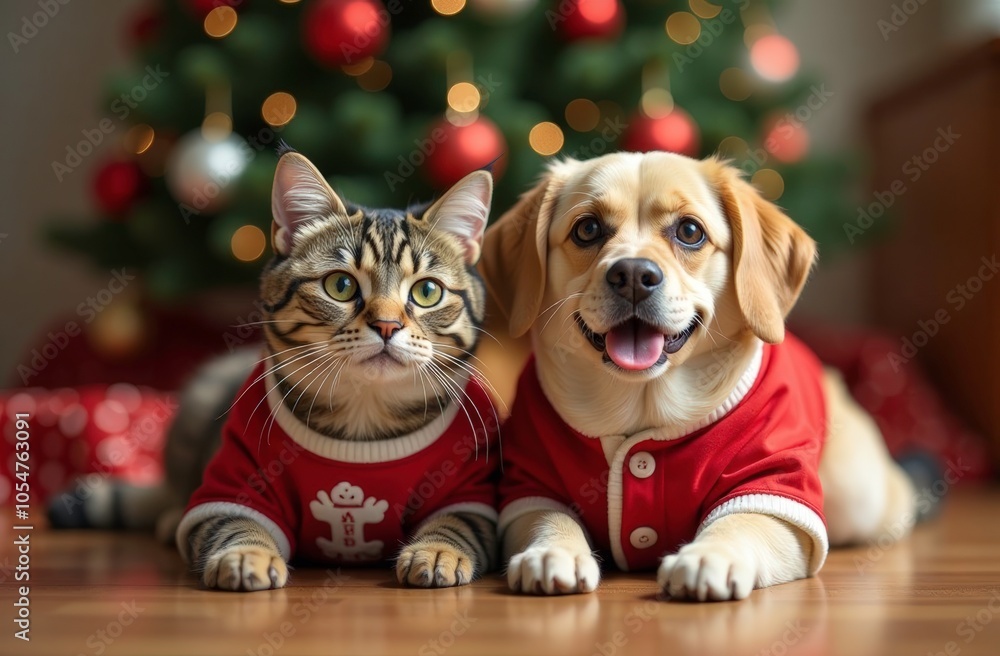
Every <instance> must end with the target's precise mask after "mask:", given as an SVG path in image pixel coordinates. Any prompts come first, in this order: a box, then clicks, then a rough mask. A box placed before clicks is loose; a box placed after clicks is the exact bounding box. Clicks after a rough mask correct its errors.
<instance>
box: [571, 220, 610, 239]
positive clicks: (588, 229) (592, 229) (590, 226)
mask: <svg viewBox="0 0 1000 656" xmlns="http://www.w3.org/2000/svg"><path fill="white" fill-rule="evenodd" d="M603 236H604V226H603V225H601V222H600V221H598V220H597V217H594V216H584V217H583V218H581V219H580V220H578V221H577V222H576V223H575V224H574V225H573V232H572V237H573V241H574V242H575V243H576V245H577V246H590V245H591V244H593V243H594V242H596V241H597V240H598V239H600V238H601V237H603Z"/></svg>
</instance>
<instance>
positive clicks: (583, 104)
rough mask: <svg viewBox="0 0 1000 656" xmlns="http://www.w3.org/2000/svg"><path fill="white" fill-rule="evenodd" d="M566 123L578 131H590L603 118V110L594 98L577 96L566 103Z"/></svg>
mask: <svg viewBox="0 0 1000 656" xmlns="http://www.w3.org/2000/svg"><path fill="white" fill-rule="evenodd" d="M565 114H566V123H567V124H569V126H570V127H571V128H573V129H574V130H576V131H577V132H590V131H591V130H593V129H594V128H596V127H597V124H598V123H599V122H600V120H601V110H600V108H599V107H598V106H597V103H595V102H594V101H593V100H587V99H586V98H577V99H576V100H571V101H569V103H567V104H566V112H565Z"/></svg>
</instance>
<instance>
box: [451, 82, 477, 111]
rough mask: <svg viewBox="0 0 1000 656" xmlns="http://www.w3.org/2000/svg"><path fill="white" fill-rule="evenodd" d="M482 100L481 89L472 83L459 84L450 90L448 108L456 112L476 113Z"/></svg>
mask: <svg viewBox="0 0 1000 656" xmlns="http://www.w3.org/2000/svg"><path fill="white" fill-rule="evenodd" d="M480 100H482V98H481V97H480V95H479V89H477V88H476V85H475V84H472V83H470V82H459V83H458V84H455V85H453V86H452V87H451V88H450V89H448V106H449V107H451V108H452V109H454V110H455V111H456V112H462V113H468V112H474V111H476V110H477V109H479V101H480Z"/></svg>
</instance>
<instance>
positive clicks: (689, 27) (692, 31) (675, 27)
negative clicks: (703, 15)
mask: <svg viewBox="0 0 1000 656" xmlns="http://www.w3.org/2000/svg"><path fill="white" fill-rule="evenodd" d="M667 36H669V37H670V38H671V39H673V40H674V41H676V42H677V43H679V44H681V45H682V46H686V45H688V44H689V43H694V42H695V41H697V40H698V37H699V36H701V23H700V22H699V21H698V19H697V18H695V16H694V14H690V13H688V12H686V11H678V12H676V13H674V14H671V15H670V18H668V19H667Z"/></svg>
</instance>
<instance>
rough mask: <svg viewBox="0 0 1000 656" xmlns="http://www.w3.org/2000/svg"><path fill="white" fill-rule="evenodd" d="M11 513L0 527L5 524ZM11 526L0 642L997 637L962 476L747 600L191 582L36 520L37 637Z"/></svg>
mask: <svg viewBox="0 0 1000 656" xmlns="http://www.w3.org/2000/svg"><path fill="white" fill-rule="evenodd" d="M9 517H10V516H9V515H5V521H4V525H5V526H11V525H12V524H11V522H10V521H7V519H9ZM15 539H17V535H16V534H15V535H10V536H8V537H5V539H4V540H3V546H2V550H0V560H2V561H3V570H2V573H0V574H2V575H0V578H3V579H4V582H3V587H4V601H3V604H2V610H0V616H2V618H0V619H2V621H0V627H2V630H3V636H2V638H0V654H4V655H8V654H46V655H48V654H52V655H63V654H66V655H69V656H76V655H77V654H94V655H98V656H99V655H102V654H122V655H126V654H127V655H130V656H131V655H140V654H164V655H169V656H177V655H180V654H184V655H187V654H238V655H241V656H243V655H254V654H256V655H260V656H273V655H275V654H286V655H293V654H294V655H305V654H352V655H353V654H359V655H360V654H365V655H367V654H407V655H413V654H416V655H417V656H429V655H432V654H439V655H441V654H446V653H447V654H451V655H458V654H476V655H483V656H485V655H489V654H497V655H503V656H528V655H531V654H543V655H546V656H553V655H556V654H573V655H574V656H590V655H595V654H596V655H599V656H611V654H650V655H653V654H656V655H659V654H664V655H667V654H670V655H672V654H699V655H702V654H708V655H711V654H720V655H721V654H724V655H726V656H735V655H740V654H746V655H752V654H760V655H774V656H783V655H785V654H809V655H834V654H845V655H847V654H850V655H851V656H864V655H867V654H872V655H879V656H888V655H891V654H906V655H909V656H926V655H928V654H930V655H933V656H937V655H939V654H946V655H948V656H956V655H957V654H962V655H963V656H972V655H974V654H990V655H992V656H996V655H997V654H1000V493H998V492H997V491H996V490H992V491H964V492H962V493H960V494H956V495H954V496H953V497H952V498H950V499H949V500H948V502H947V504H946V506H945V509H944V512H943V514H942V515H941V516H940V517H939V518H938V519H936V520H934V521H933V522H932V523H929V524H927V525H924V526H921V527H920V528H919V529H918V530H917V533H916V534H915V535H914V536H913V537H912V538H910V539H908V540H906V541H905V542H902V543H900V544H897V545H894V546H890V547H888V548H887V549H882V548H880V547H878V546H877V545H875V546H873V547H871V548H859V549H852V550H846V551H836V552H834V553H833V554H832V555H831V556H830V559H829V561H828V562H827V565H826V567H825V568H824V569H823V572H822V574H821V576H820V577H819V578H816V579H812V580H808V581H799V582H796V583H791V584H788V585H784V586H779V587H776V588H771V589H768V590H758V591H756V592H754V593H753V595H752V596H751V597H750V599H748V600H746V601H742V602H734V603H719V604H686V603H671V602H664V601H658V600H657V599H656V597H655V595H654V593H655V586H654V584H653V581H652V577H651V576H648V575H643V576H638V575H621V574H612V575H610V576H608V577H607V578H606V579H605V580H604V581H603V582H602V585H601V588H600V590H599V591H598V592H597V593H596V594H591V595H583V596H570V597H560V598H541V597H522V596H514V595H511V594H508V593H507V592H506V591H505V589H504V585H503V584H502V581H501V580H500V579H499V578H498V577H497V576H491V577H489V578H487V579H486V580H484V581H480V582H478V583H476V584H475V585H472V586H471V587H465V588H461V589H448V590H437V591H423V590H411V589H403V588H400V587H398V586H397V585H395V583H393V582H392V579H391V577H390V575H389V573H388V572H386V571H381V570H367V571H357V570H344V571H341V572H336V571H324V570H297V571H295V572H294V573H293V578H292V585H291V587H289V588H287V589H285V590H278V591H269V592H255V593H250V594H237V593H223V592H210V591H205V590H199V589H198V588H197V586H196V585H195V580H194V579H193V578H192V577H191V576H190V575H188V574H187V573H186V572H185V571H184V567H183V566H182V564H181V562H180V560H179V558H178V556H177V555H176V554H175V553H174V552H172V551H170V550H169V549H167V548H165V547H162V546H159V545H157V544H156V543H155V542H154V541H153V540H152V539H151V538H147V537H144V536H137V535H122V534H109V533H96V532H81V533H68V532H67V533H56V532H51V531H48V530H46V529H44V528H41V527H38V528H36V529H35V530H34V531H33V533H32V536H31V550H30V557H31V565H30V567H31V569H30V574H31V581H30V584H31V590H30V614H31V615H30V616H31V632H30V636H31V642H30V643H24V642H22V641H20V640H17V639H15V638H14V637H13V633H14V631H15V630H16V628H15V626H14V624H13V622H12V619H13V616H14V613H15V608H14V606H13V605H12V604H13V603H14V601H15V600H16V598H17V595H15V594H13V593H14V592H15V589H14V585H21V584H14V585H12V579H13V574H14V573H15V567H16V564H17V554H16V551H15V548H14V547H13V546H12V543H13V540H15Z"/></svg>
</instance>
